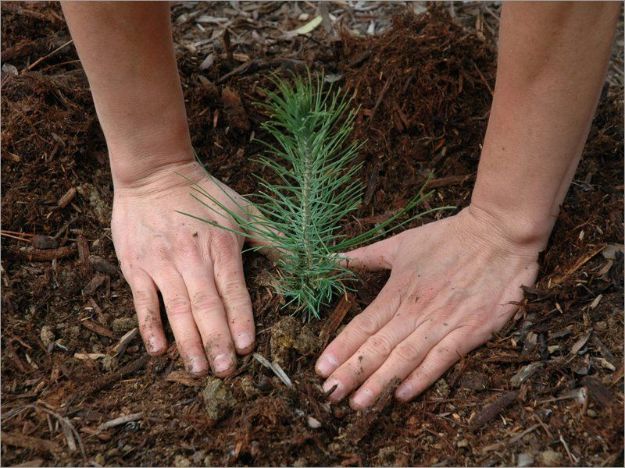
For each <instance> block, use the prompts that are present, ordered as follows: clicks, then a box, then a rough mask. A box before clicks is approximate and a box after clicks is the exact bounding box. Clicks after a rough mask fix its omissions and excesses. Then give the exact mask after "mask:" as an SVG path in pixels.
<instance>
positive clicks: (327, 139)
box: [185, 75, 441, 320]
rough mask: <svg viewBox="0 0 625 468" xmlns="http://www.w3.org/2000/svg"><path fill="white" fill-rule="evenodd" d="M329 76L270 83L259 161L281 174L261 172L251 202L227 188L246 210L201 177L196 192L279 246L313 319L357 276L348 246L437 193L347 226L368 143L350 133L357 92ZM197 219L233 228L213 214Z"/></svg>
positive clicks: (280, 286)
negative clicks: (343, 260)
mask: <svg viewBox="0 0 625 468" xmlns="http://www.w3.org/2000/svg"><path fill="white" fill-rule="evenodd" d="M323 82H324V81H323V78H322V77H318V78H317V79H313V78H311V77H310V75H308V76H307V77H306V78H301V77H296V78H294V80H293V83H289V82H288V81H285V80H280V79H276V80H275V81H274V84H275V87H276V90H275V91H266V94H267V98H268V101H267V103H266V104H261V106H263V107H264V108H265V109H266V110H267V111H268V114H269V116H270V119H269V120H268V121H267V122H265V123H264V124H263V125H262V126H263V128H264V129H265V130H266V131H267V132H268V134H269V135H270V136H271V138H272V141H271V142H263V143H264V145H265V146H266V147H267V152H266V154H265V155H264V156H262V157H260V158H259V162H260V163H261V164H262V165H263V166H265V167H266V168H268V169H269V170H271V171H272V172H273V173H274V174H275V176H276V179H277V180H279V182H277V183H272V182H269V181H267V180H265V179H263V178H261V177H259V185H260V193H258V194H256V195H255V196H254V198H253V199H251V200H249V205H246V206H241V202H240V201H237V200H234V199H233V198H232V196H231V195H230V194H229V193H228V192H227V191H225V190H224V193H225V194H226V195H227V196H228V197H229V198H230V199H231V200H232V201H234V202H235V203H236V204H237V206H239V208H243V210H242V211H243V212H245V213H246V215H245V216H242V215H240V214H238V213H235V212H234V211H232V210H231V209H229V208H228V207H226V206H225V205H224V204H223V203H221V202H220V201H219V200H217V199H215V197H213V196H212V195H211V194H209V193H208V192H207V191H206V190H204V189H203V188H202V187H201V186H199V185H194V186H193V190H194V193H193V194H192V195H193V196H194V197H195V198H196V199H197V200H198V201H200V202H201V203H202V204H203V205H204V206H206V207H207V208H209V209H211V210H212V211H214V212H216V213H218V214H219V215H221V216H231V217H232V218H233V219H234V220H235V222H236V223H237V225H238V229H237V230H234V232H236V233H237V234H240V235H243V236H246V237H254V238H256V239H258V240H261V241H263V243H264V244H266V245H269V246H271V247H272V248H274V249H275V251H276V252H278V259H277V261H276V266H277V271H278V278H277V281H276V282H275V283H276V286H275V287H276V289H277V292H278V293H279V294H281V295H282V296H283V297H284V298H285V299H286V305H292V306H294V309H295V311H297V312H302V313H303V314H304V318H306V319H308V320H310V319H311V318H313V317H314V318H319V316H320V312H321V310H322V308H323V306H327V305H329V304H330V302H331V301H332V299H333V297H334V296H335V295H337V294H340V293H344V292H345V290H346V288H347V286H346V283H347V281H348V280H350V279H353V278H354V275H353V273H352V272H351V271H350V270H349V269H348V268H346V267H345V266H342V265H340V263H339V260H340V254H341V253H342V252H346V251H348V250H350V249H353V248H355V247H358V246H360V245H362V244H363V243H365V242H369V241H371V240H373V239H374V238H377V237H379V236H381V235H383V234H385V233H386V232H388V229H389V228H390V227H391V226H392V225H393V224H394V223H395V222H396V221H397V220H398V219H399V218H401V217H404V215H405V214H406V213H407V212H409V211H411V210H413V209H414V208H415V207H416V206H417V205H419V204H420V203H421V202H422V201H423V200H424V199H425V198H427V197H428V196H429V195H430V194H425V195H424V194H423V190H421V191H420V192H419V193H418V194H417V196H415V197H414V198H413V199H412V200H410V201H409V202H408V203H407V204H406V206H405V207H404V208H403V209H402V210H400V211H399V212H397V213H395V214H394V215H393V216H391V217H389V218H388V219H386V220H385V221H383V222H381V223H379V224H378V225H376V226H375V227H374V228H372V229H370V230H368V231H366V232H364V233H362V234H359V235H357V236H355V237H352V238H347V237H345V236H344V235H341V234H340V229H341V226H342V223H343V222H344V221H345V220H346V218H347V217H348V215H349V214H351V213H353V212H354V211H355V210H356V209H357V208H358V207H359V206H360V203H361V198H362V192H363V187H362V185H361V184H360V182H359V181H358V177H357V176H358V171H359V170H360V168H361V163H357V162H356V156H357V152H358V149H359V148H360V147H361V146H362V143H361V142H356V141H351V142H350V141H349V136H350V133H351V132H352V130H353V126H354V119H355V116H356V111H355V110H353V109H350V104H351V99H349V98H347V97H346V96H345V95H344V94H343V93H341V92H338V91H334V90H333V89H331V88H330V89H329V90H327V91H324V90H323ZM216 183H217V185H218V186H221V185H220V184H219V182H217V181H216ZM438 209H441V208H438ZM434 210H436V209H434ZM434 210H429V211H427V212H422V213H420V214H418V215H415V216H412V217H411V218H409V219H407V220H404V221H403V222H401V223H398V224H397V225H395V226H393V227H392V229H396V228H398V227H399V226H401V225H404V224H405V223H407V222H409V221H412V220H414V219H415V218H417V217H419V216H423V215H424V214H426V213H429V212H431V211H434ZM185 214H186V213H185ZM189 216H193V215H189ZM193 217H195V216H193ZM195 218H197V217H195ZM197 219H200V220H202V221H204V222H206V223H208V224H211V225H213V226H216V227H219V228H222V229H228V230H232V229H229V228H227V227H225V226H222V225H221V224H219V223H218V222H216V221H213V220H207V219H202V218H197ZM259 248H262V247H253V248H252V249H259Z"/></svg>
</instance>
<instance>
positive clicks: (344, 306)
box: [319, 293, 356, 348]
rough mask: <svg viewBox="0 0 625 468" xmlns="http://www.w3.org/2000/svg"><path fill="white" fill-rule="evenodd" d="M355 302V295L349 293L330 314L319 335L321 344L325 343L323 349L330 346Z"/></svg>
mask: <svg viewBox="0 0 625 468" xmlns="http://www.w3.org/2000/svg"><path fill="white" fill-rule="evenodd" d="M355 302H356V301H355V297H354V295H353V294H349V293H348V294H345V295H344V296H343V297H342V298H341V300H340V301H339V303H338V304H337V306H336V307H335V309H334V310H333V311H332V313H331V314H330V317H329V318H328V320H327V321H326V322H325V323H324V325H323V328H322V329H321V333H319V338H320V341H321V343H323V346H322V348H325V347H326V346H327V345H328V341H330V337H331V336H332V335H333V334H334V332H335V331H336V329H337V328H338V327H339V326H340V325H341V322H342V321H343V319H344V318H345V316H346V315H347V312H349V310H350V309H351V308H352V306H353V305H354V303H355Z"/></svg>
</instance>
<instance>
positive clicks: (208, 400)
mask: <svg viewBox="0 0 625 468" xmlns="http://www.w3.org/2000/svg"><path fill="white" fill-rule="evenodd" d="M202 398H203V399H204V408H205V409H206V414H207V415H208V417H209V418H210V419H211V420H213V421H215V422H217V421H219V420H220V419H222V418H223V417H224V416H225V415H226V414H228V412H229V411H230V410H232V409H233V408H234V407H235V406H236V404H237V401H236V400H235V399H234V397H233V396H232V392H231V391H230V389H229V388H228V386H227V385H226V384H225V383H224V381H223V380H222V379H218V378H215V377H208V378H207V379H206V384H205V385H204V389H203V390H202Z"/></svg>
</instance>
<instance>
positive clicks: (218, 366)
mask: <svg viewBox="0 0 625 468" xmlns="http://www.w3.org/2000/svg"><path fill="white" fill-rule="evenodd" d="M231 366H232V357H231V356H230V355H229V354H220V355H219V356H217V357H216V358H215V359H213V372H215V374H221V373H222V372H226V371H227V370H229V369H230V367H231Z"/></svg>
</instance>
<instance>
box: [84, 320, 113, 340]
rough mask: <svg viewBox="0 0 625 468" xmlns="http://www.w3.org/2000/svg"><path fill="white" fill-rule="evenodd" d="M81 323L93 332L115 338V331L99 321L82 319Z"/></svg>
mask: <svg viewBox="0 0 625 468" xmlns="http://www.w3.org/2000/svg"><path fill="white" fill-rule="evenodd" d="M80 324H81V325H82V326H83V327H85V328H86V329H87V330H89V331H92V332H93V333H97V334H98V335H102V336H105V337H107V338H113V332H112V331H111V330H109V329H108V328H106V327H105V326H102V325H100V324H99V323H96V322H94V321H93V320H89V319H86V320H82V321H81V322H80Z"/></svg>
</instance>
